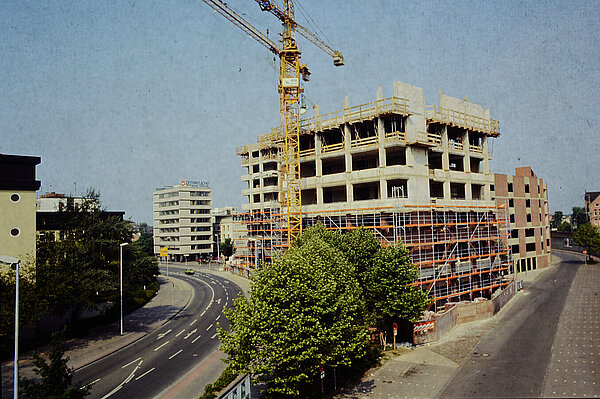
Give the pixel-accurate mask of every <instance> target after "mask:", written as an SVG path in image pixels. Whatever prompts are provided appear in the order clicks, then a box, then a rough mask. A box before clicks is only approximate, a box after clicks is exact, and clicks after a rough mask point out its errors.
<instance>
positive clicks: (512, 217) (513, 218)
mask: <svg viewBox="0 0 600 399" xmlns="http://www.w3.org/2000/svg"><path fill="white" fill-rule="evenodd" d="M510 222H511V223H514V222H515V215H510Z"/></svg>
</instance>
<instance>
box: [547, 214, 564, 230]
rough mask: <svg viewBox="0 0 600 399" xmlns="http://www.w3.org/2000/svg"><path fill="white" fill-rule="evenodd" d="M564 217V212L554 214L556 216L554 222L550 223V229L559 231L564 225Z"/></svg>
mask: <svg viewBox="0 0 600 399" xmlns="http://www.w3.org/2000/svg"><path fill="white" fill-rule="evenodd" d="M563 216H564V215H563V213H562V211H556V212H554V216H553V217H552V221H551V222H550V227H551V228H553V229H557V228H558V226H559V225H560V224H561V223H562V218H563Z"/></svg>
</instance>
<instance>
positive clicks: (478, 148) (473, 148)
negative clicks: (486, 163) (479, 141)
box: [469, 144, 483, 154]
mask: <svg viewBox="0 0 600 399" xmlns="http://www.w3.org/2000/svg"><path fill="white" fill-rule="evenodd" d="M469 151H470V152H475V153H478V154H483V147H482V146H479V145H474V144H469Z"/></svg>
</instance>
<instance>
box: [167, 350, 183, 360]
mask: <svg viewBox="0 0 600 399" xmlns="http://www.w3.org/2000/svg"><path fill="white" fill-rule="evenodd" d="M181 352H183V349H179V350H178V351H177V352H175V353H174V354H172V355H171V356H170V357H169V360H171V359H173V358H174V357H175V356H177V355H179V354H180V353H181Z"/></svg>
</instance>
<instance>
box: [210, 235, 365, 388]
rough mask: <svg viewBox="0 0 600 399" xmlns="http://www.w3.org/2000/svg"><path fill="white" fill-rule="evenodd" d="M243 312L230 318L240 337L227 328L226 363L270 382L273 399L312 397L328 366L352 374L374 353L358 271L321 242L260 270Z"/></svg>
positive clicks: (242, 302) (309, 242) (241, 304)
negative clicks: (349, 369)
mask: <svg viewBox="0 0 600 399" xmlns="http://www.w3.org/2000/svg"><path fill="white" fill-rule="evenodd" d="M235 307H236V308H235V310H227V311H226V315H227V317H228V318H229V320H230V321H231V328H232V331H233V332H232V333H228V332H225V331H224V330H223V329H221V328H220V327H219V334H220V339H221V342H222V348H223V350H224V351H225V352H226V353H227V354H228V355H229V357H228V358H227V359H226V360H225V361H226V362H227V363H228V364H229V367H231V368H232V370H234V371H235V372H237V373H242V372H250V373H251V374H253V375H255V376H257V377H258V378H259V380H262V381H266V382H268V385H267V388H266V391H265V393H266V394H267V395H268V396H272V397H306V396H307V389H308V387H309V386H310V384H311V383H313V382H316V381H317V379H318V369H319V366H320V365H326V366H336V367H337V366H341V365H346V366H349V365H350V364H351V363H352V361H353V359H356V358H358V357H360V356H362V355H364V354H365V352H366V350H367V343H368V341H367V336H366V327H365V322H364V318H363V314H362V309H363V301H362V299H361V291H360V287H359V286H358V282H357V281H356V279H355V275H354V269H353V267H352V265H350V264H349V263H348V261H347V260H346V259H345V257H344V255H343V254H342V252H341V251H340V250H338V249H336V248H335V247H333V246H331V245H329V244H328V243H327V242H325V241H323V240H320V239H319V237H318V236H314V237H312V238H311V239H305V240H304V242H303V243H302V245H300V246H294V247H292V248H290V250H289V251H287V252H286V253H285V254H283V255H282V256H281V257H280V258H279V259H277V260H276V261H275V262H274V263H273V264H272V265H269V266H268V267H265V268H262V269H260V270H259V271H258V272H257V274H256V276H255V281H254V284H253V286H252V290H251V296H250V299H246V298H244V297H240V298H238V299H236V301H235Z"/></svg>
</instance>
